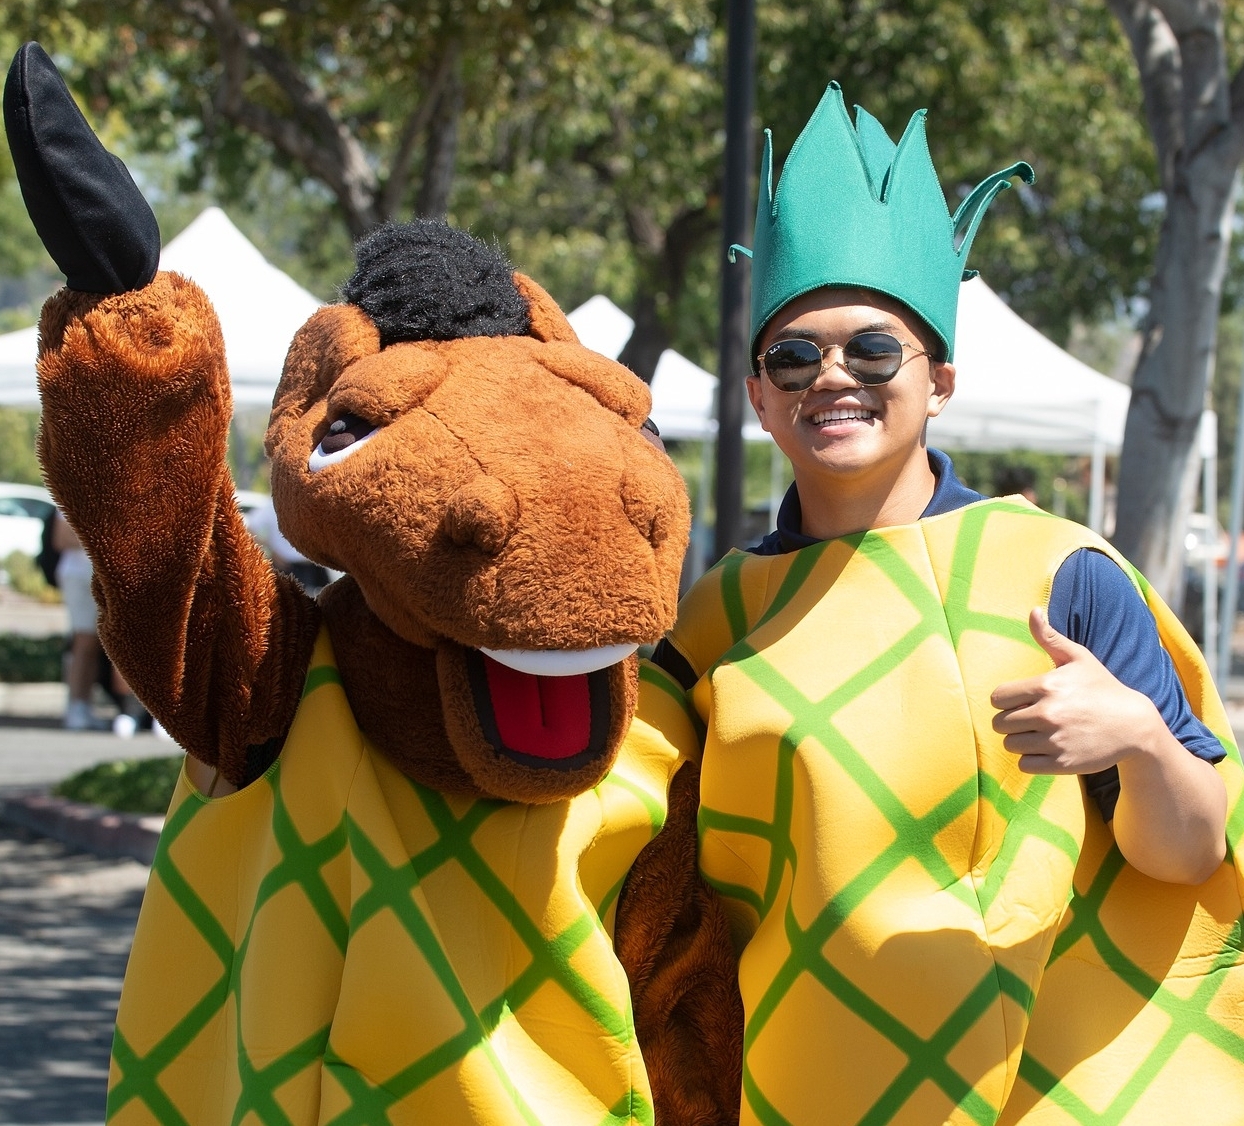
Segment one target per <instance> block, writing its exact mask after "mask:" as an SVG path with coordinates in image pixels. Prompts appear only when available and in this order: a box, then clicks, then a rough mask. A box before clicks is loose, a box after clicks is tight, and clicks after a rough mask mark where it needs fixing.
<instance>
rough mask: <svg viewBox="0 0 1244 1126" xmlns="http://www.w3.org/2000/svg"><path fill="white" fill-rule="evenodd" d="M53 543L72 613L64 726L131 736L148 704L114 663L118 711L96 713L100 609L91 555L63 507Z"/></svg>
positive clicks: (55, 517) (59, 577) (55, 520)
mask: <svg viewBox="0 0 1244 1126" xmlns="http://www.w3.org/2000/svg"><path fill="white" fill-rule="evenodd" d="M52 521H53V524H52V548H53V550H54V551H55V552H57V553H58V555H59V558H58V559H57V561H56V585H57V587H59V588H60V592H61V596H62V597H63V598H64V600H65V609H66V611H68V614H69V632H70V641H69V662H68V669H67V671H66V680H67V681H68V683H69V704H68V706H67V707H66V709H65V721H64V722H65V727H66V729H67V730H69V731H107V730H108V729H109V728H110V727H111V729H112V730H113V732H114V733H115V734H117V735H119V736H121V737H122V738H129V737H130V736H131V735H133V734H134V732H135V731H137V730H138V726H139V723H140V721H141V720H142V718H143V717H144V709H143V706H142V705H141V704H140V703H139V702H138V700H137V698H136V697H135V696H134V694H133V693H132V692H131V691H130V688H129V685H128V684H126V683H125V680H124V678H123V677H122V676H121V674H120V673H119V672H117V670H116V669H115V668H111V666H109V668H110V672H111V685H110V687H111V694H112V696H113V697H114V699H115V700H116V701H117V715H116V717H115V718H114V719H112V720H108V719H106V718H105V717H104V716H97V715H96V714H95V709H94V707H93V706H92V704H91V690H92V688H93V687H94V685H95V682H96V680H97V679H98V677H99V673H100V660H101V656H102V655H103V651H102V649H101V646H100V643H99V634H98V633H97V632H96V621H97V610H96V606H95V598H94V596H93V595H92V594H91V560H90V558H89V557H88V556H87V554H86V552H85V551H84V550H83V549H82V544H81V542H80V541H79V540H78V537H77V534H76V533H75V532H74V530H73V528H71V527H70V526H69V521H67V520H66V519H65V517H64V516H63V515H62V514H61V512H60V510H59V509H58V510H57V511H56V513H55V514H54V515H53V517H52Z"/></svg>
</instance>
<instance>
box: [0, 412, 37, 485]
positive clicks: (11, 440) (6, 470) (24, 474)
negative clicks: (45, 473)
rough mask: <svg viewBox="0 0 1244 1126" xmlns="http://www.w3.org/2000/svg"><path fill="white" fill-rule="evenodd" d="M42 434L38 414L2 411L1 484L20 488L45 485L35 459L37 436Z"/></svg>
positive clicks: (0, 413) (0, 437)
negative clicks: (39, 433)
mask: <svg viewBox="0 0 1244 1126" xmlns="http://www.w3.org/2000/svg"><path fill="white" fill-rule="evenodd" d="M38 432H39V414H38V412H37V411H26V410H17V409H16V408H14V407H0V481H13V482H16V483H17V484H19V485H42V484H43V477H42V476H41V475H40V473H39V459H38V458H37V457H36V456H35V435H36V434H38Z"/></svg>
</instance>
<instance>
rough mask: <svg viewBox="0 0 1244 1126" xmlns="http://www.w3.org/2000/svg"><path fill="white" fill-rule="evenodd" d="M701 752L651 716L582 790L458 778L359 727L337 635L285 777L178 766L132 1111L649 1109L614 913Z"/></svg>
mask: <svg viewBox="0 0 1244 1126" xmlns="http://www.w3.org/2000/svg"><path fill="white" fill-rule="evenodd" d="M641 698H644V699H645V700H646V702H645V704H644V707H645V711H646V713H647V714H649V715H659V716H662V717H663V718H662V719H661V720H660V722H661V725H662V726H665V724H666V723H673V724H674V725H675V726H676V727H677V726H678V725H679V724H680V723H682V724H685V723H686V719H685V715H683V713H682V712H681V710H680V708H679V705H678V704H677V703H676V702H675V701H674V700H672V699H671V698H670V697H669V695H668V694H667V693H665V692H663V691H661V690H660V689H655V690H654V689H653V688H652V687H651V684H650V683H644V684H641ZM653 709H655V712H654V710H653ZM678 765H679V760H678V759H677V757H676V756H675V755H674V754H673V753H672V752H670V751H669V749H668V744H667V743H665V742H664V741H663V740H660V739H657V738H655V737H653V736H652V735H651V734H650V733H649V731H648V729H647V728H646V726H645V725H644V724H642V723H640V722H638V721H637V722H636V723H635V724H634V725H633V727H632V730H631V733H630V735H629V736H628V739H627V742H626V743H625V744H624V746H623V748H622V750H621V752H620V753H619V756H618V760H617V762H616V764H615V765H614V768H613V770H612V771H611V773H610V774H609V775H608V776H607V777H606V778H605V780H604V781H603V782H602V783H601V784H600V785H599V786H597V787H596V788H595V789H593V790H589V791H588V792H586V793H582V794H580V795H578V796H577V797H575V798H573V799H571V800H569V801H563V802H557V803H553V804H549V805H543V806H539V805H525V804H519V803H508V802H503V801H495V800H482V799H481V800H474V799H470V798H455V797H449V796H445V795H443V794H439V793H437V792H435V791H432V790H429V789H427V788H425V787H422V786H420V785H418V784H417V783H415V782H413V781H411V780H409V779H408V778H406V777H405V776H403V775H402V774H400V773H399V772H398V771H397V770H396V769H395V768H394V767H393V766H391V765H390V764H389V763H388V762H387V761H386V760H385V758H384V757H383V756H382V755H380V754H378V753H377V752H376V751H375V749H374V748H373V747H372V746H371V745H370V744H369V743H368V741H367V739H366V738H365V737H364V736H363V735H361V733H360V732H359V730H358V727H357V726H356V724H355V722H354V719H353V717H352V715H351V714H350V710H349V707H348V705H347V703H346V699H345V694H344V692H343V691H342V688H341V684H340V679H339V677H338V674H337V671H336V667H335V665H334V662H333V656H332V652H331V648H330V645H329V642H328V638H327V635H326V634H321V637H320V639H319V642H318V643H317V646H316V650H315V655H314V657H313V659H312V662H311V668H310V671H309V673H308V676H307V682H306V689H305V694H304V697H303V702H302V704H301V706H300V708H299V710H298V713H297V716H296V718H295V720H294V725H293V728H292V730H291V731H290V734H289V738H288V740H287V741H286V744H285V747H284V750H283V751H282V754H281V757H280V758H279V759H278V760H277V762H276V763H274V764H273V766H272V767H271V768H270V769H269V771H268V772H267V774H265V775H264V776H263V777H262V778H261V779H260V780H259V781H258V782H256V783H254V784H253V785H251V786H249V787H247V788H246V789H243V790H241V791H239V792H238V793H236V794H233V795H231V796H229V797H226V798H222V799H218V800H214V801H208V800H206V799H205V798H203V797H202V796H200V795H199V794H198V793H197V792H195V791H194V790H193V788H192V787H191V786H190V785H189V783H188V782H187V780H186V778H185V776H184V775H183V777H182V780H181V782H180V784H179V786H178V788H177V792H176V794H175V796H174V798H173V802H172V806H171V808H170V810H169V815H168V820H167V823H166V826H165V830H164V835H163V837H162V838H161V842H160V847H159V851H158V854H157V856H156V860H155V864H154V866H153V869H152V877H151V883H150V886H149V887H148V890H147V896H146V899H145V901H144V903H143V909H142V914H141V917H140V919H139V924H138V931H137V934H136V936H135V940H134V949H133V954H132V956H131V966H135V967H141V972H134V973H132V974H130V975H128V976H127V980H126V985H125V989H124V992H123V994H122V999H121V1006H120V1011H119V1013H118V1016H117V1030H116V1036H115V1041H114V1047H113V1060H112V1075H111V1081H110V1087H109V1095H108V1118H109V1121H110V1122H111V1123H115V1124H117V1126H122V1124H128V1123H137V1122H146V1123H151V1122H157V1123H160V1124H162V1126H173V1124H177V1123H187V1124H190V1126H203V1124H208V1123H248V1124H254V1126H258V1124H260V1123H262V1124H264V1126H274V1124H278V1123H292V1124H300V1126H302V1124H306V1126H310V1124H314V1123H325V1124H327V1123H354V1122H368V1123H383V1122H391V1123H437V1124H440V1123H446V1124H455V1123H476V1122H479V1123H489V1124H493V1123H496V1124H502V1123H514V1124H518V1123H523V1124H526V1126H538V1124H542V1123H557V1124H559V1126H561V1124H565V1126H572V1124H582V1126H600V1124H602V1123H618V1124H622V1123H649V1124H650V1123H651V1122H652V1119H653V1113H652V1103H651V1095H650V1092H649V1088H648V1081H647V1077H646V1074H645V1071H644V1064H643V1060H642V1059H641V1056H640V1052H639V1048H638V1045H637V1044H636V1040H635V1033H634V1027H633V1024H632V1018H631V1006H630V994H629V989H628V983H627V978H626V974H625V972H624V971H623V969H622V967H621V965H620V964H619V963H618V961H617V959H616V957H615V956H614V952H613V941H612V928H613V913H614V909H615V906H616V899H617V895H618V892H619V890H620V888H621V885H622V881H623V879H624V878H625V876H626V873H627V871H628V870H629V868H630V866H631V864H632V863H633V861H634V859H635V857H636V855H637V854H638V853H639V851H640V850H641V849H642V848H643V847H644V845H646V844H647V843H648V842H649V841H650V840H651V839H652V838H653V836H655V834H656V833H657V831H658V830H659V829H660V827H661V825H662V823H663V821H664V818H665V802H666V792H667V788H668V783H669V780H670V778H671V776H672V775H673V772H674V770H675V769H676V767H677V766H678Z"/></svg>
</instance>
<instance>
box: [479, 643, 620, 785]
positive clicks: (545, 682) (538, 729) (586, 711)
mask: <svg viewBox="0 0 1244 1126" xmlns="http://www.w3.org/2000/svg"><path fill="white" fill-rule="evenodd" d="M635 650H636V646H634V645H608V646H602V647H601V648H598V649H590V650H552V651H545V652H537V651H531V650H518V649H508V650H495V649H470V650H467V651H466V653H465V656H466V667H467V677H468V679H469V682H470V686H471V695H472V698H473V700H474V703H475V712H476V719H477V720H478V722H479V727H480V734H481V735H482V736H483V737H484V740H485V741H486V742H487V743H488V744H490V745H491V747H492V749H493V750H494V751H496V752H497V753H498V754H502V755H505V756H507V757H510V758H513V759H515V760H517V761H520V762H523V761H525V762H531V763H538V764H539V765H541V766H543V767H546V768H549V767H552V768H553V769H560V770H577V769H578V768H579V767H581V766H584V765H586V764H587V763H589V762H591V761H593V760H594V759H597V758H599V757H600V756H601V755H602V754H603V753H604V751H605V749H606V747H607V745H608V743H609V741H610V735H611V732H612V729H613V726H614V724H613V722H612V720H613V711H614V701H613V691H612V688H611V683H610V670H611V669H612V668H614V666H616V665H618V664H619V663H620V662H622V661H624V660H626V659H627V658H628V657H629V656H630V655H631V654H632V653H634V652H635Z"/></svg>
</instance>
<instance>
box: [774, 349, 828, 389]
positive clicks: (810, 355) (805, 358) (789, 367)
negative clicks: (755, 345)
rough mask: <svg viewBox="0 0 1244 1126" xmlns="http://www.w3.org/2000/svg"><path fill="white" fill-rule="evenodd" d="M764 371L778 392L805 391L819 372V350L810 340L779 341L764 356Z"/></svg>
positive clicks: (814, 380)
mask: <svg viewBox="0 0 1244 1126" xmlns="http://www.w3.org/2000/svg"><path fill="white" fill-rule="evenodd" d="M764 369H765V373H766V374H767V375H768V376H769V380H770V382H771V383H772V384H773V386H774V387H776V388H777V389H778V390H779V391H806V390H807V389H808V388H809V387H811V386H812V384H814V383H815V382H816V377H817V376H818V375H819V374H820V371H821V350H820V349H819V348H818V347H817V346H816V345H815V344H813V343H812V341H811V340H779V341H778V342H777V343H776V344H775V345H773V347H772V348H770V349H769V350H768V351H767V352H765V354H764Z"/></svg>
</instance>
